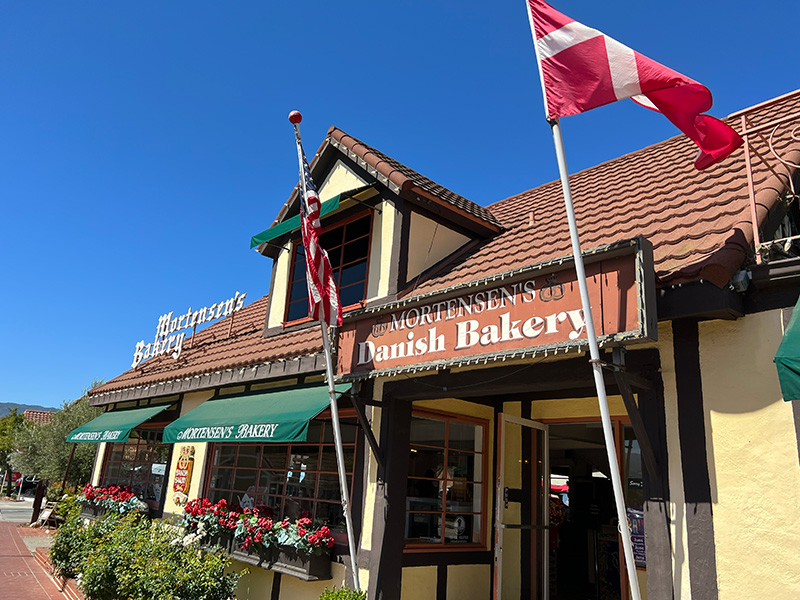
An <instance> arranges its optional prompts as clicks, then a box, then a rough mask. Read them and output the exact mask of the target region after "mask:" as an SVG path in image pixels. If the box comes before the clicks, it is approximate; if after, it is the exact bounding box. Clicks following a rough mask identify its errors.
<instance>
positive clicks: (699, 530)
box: [672, 319, 719, 600]
mask: <svg viewBox="0 0 800 600" xmlns="http://www.w3.org/2000/svg"><path fill="white" fill-rule="evenodd" d="M672 335H673V340H674V348H673V351H674V356H675V380H676V384H677V401H678V402H677V403H678V437H679V440H680V450H681V459H682V460H681V468H682V471H683V490H684V496H685V498H684V499H685V502H686V531H687V541H688V546H689V579H690V585H691V592H692V597H693V598H704V599H708V600H716V598H718V596H719V589H718V587H717V557H716V548H715V544H714V519H713V513H712V508H711V502H712V498H711V483H710V478H709V468H708V457H707V453H706V431H705V415H704V409H703V380H702V373H701V370H700V332H699V328H698V324H697V320H696V319H681V320H678V321H673V322H672Z"/></svg>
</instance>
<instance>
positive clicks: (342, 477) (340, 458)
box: [289, 113, 361, 591]
mask: <svg viewBox="0 0 800 600" xmlns="http://www.w3.org/2000/svg"><path fill="white" fill-rule="evenodd" d="M293 114H294V113H293ZM297 116H298V120H297V121H294V120H292V114H290V115H289V121H290V122H291V124H292V126H293V127H294V137H295V141H296V142H297V160H298V162H299V163H300V186H301V190H300V192H301V198H300V202H306V197H307V196H306V192H307V190H306V177H305V169H304V168H303V145H302V141H301V139H300V121H299V118H300V117H299V113H297ZM308 259H309V257H308V256H306V260H308ZM310 293H311V292H310V291H309V294H310ZM323 313H324V311H321V314H320V319H319V324H320V326H321V327H322V347H323V348H324V349H325V375H326V379H327V380H328V393H329V394H330V400H331V421H332V423H333V441H334V443H335V445H336V464H337V466H338V467H339V490H340V491H341V494H342V510H343V512H344V521H345V525H346V527H347V546H348V548H349V550H350V564H351V565H352V569H353V586H354V587H355V589H356V590H358V591H361V585H360V584H359V581H358V563H357V562H356V542H355V535H354V534H353V517H352V516H351V514H350V494H349V489H348V487H347V475H346V473H345V469H344V448H343V447H342V429H341V426H340V424H339V409H338V406H337V402H336V388H335V387H334V384H333V364H332V361H331V341H330V338H329V337H328V324H327V323H326V322H325V317H324V314H323Z"/></svg>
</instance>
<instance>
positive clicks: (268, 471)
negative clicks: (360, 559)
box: [206, 411, 358, 531]
mask: <svg viewBox="0 0 800 600" xmlns="http://www.w3.org/2000/svg"><path fill="white" fill-rule="evenodd" d="M343 412H344V411H343ZM340 421H341V430H342V444H343V448H344V462H345V471H346V473H347V487H348V490H350V492H351V494H352V489H353V485H352V484H353V466H354V462H355V453H356V439H357V428H358V424H357V420H356V418H355V417H342V418H341V419H340ZM207 482H208V483H207V486H206V490H207V491H206V495H207V496H208V497H209V498H210V499H211V500H212V501H213V502H217V501H218V500H221V499H223V498H224V499H225V500H226V501H227V502H228V503H229V504H231V505H233V506H237V505H238V506H240V507H242V508H245V507H248V506H250V507H255V506H263V507H269V508H271V509H272V512H273V515H274V516H275V517H278V518H283V517H289V518H290V519H292V520H294V519H297V518H299V517H300V515H301V513H303V512H305V511H308V512H309V513H311V515H312V518H314V519H315V520H318V521H319V522H323V523H326V524H327V525H328V526H329V527H331V528H332V529H337V530H342V531H343V530H344V528H345V523H344V516H343V512H342V505H341V494H340V492H339V471H338V467H337V463H336V448H335V446H334V440H333V426H332V424H331V421H330V420H323V419H316V420H314V421H311V423H310V424H309V426H308V437H307V441H305V442H300V443H294V444H214V445H213V446H212V447H211V462H210V472H209V476H208V478H207Z"/></svg>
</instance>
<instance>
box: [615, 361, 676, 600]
mask: <svg viewBox="0 0 800 600" xmlns="http://www.w3.org/2000/svg"><path fill="white" fill-rule="evenodd" d="M627 364H628V368H636V369H637V370H638V371H639V372H640V373H642V374H644V375H645V376H646V377H647V378H648V379H650V380H651V381H652V382H653V384H654V385H653V388H652V389H650V390H642V391H640V392H639V395H638V399H639V412H640V413H641V415H642V424H643V425H644V428H645V431H646V432H647V437H648V438H649V440H650V444H651V447H652V450H653V454H654V455H655V458H656V461H657V464H658V466H659V469H658V472H657V474H656V476H655V477H653V476H652V475H651V474H650V472H649V470H645V471H644V472H643V473H642V476H643V480H644V481H643V484H644V490H643V491H644V524H645V525H644V527H645V531H646V532H647V535H646V537H645V552H646V555H647V597H648V598H649V599H650V600H673V599H674V597H675V592H674V589H673V580H674V579H673V574H672V569H673V559H672V530H671V527H670V526H671V524H672V521H671V518H670V510H671V505H670V494H669V471H668V466H669V456H668V451H667V419H666V409H665V400H664V382H663V380H662V379H661V359H660V357H659V354H658V351H656V350H650V351H646V352H644V353H640V354H638V355H635V356H634V357H633V360H632V359H631V358H628V359H627Z"/></svg>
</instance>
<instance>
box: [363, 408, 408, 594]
mask: <svg viewBox="0 0 800 600" xmlns="http://www.w3.org/2000/svg"><path fill="white" fill-rule="evenodd" d="M410 431H411V403H410V402H390V403H388V405H387V406H386V408H385V409H383V411H382V413H381V436H380V442H381V447H382V448H384V450H385V452H386V476H385V478H384V480H383V481H382V482H378V484H377V486H376V493H375V507H374V516H373V525H372V551H371V552H370V561H369V572H370V577H369V588H368V596H369V598H370V599H372V600H400V589H401V584H402V574H403V560H404V555H403V543H404V539H405V531H404V528H405V518H406V484H407V480H408V461H409V445H408V443H409V435H410Z"/></svg>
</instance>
